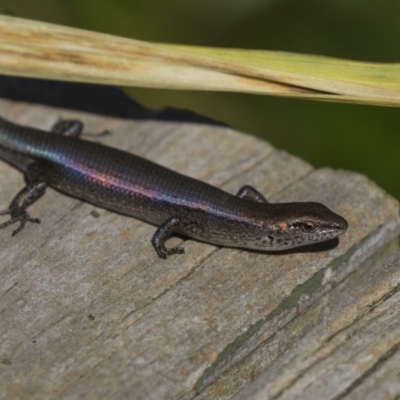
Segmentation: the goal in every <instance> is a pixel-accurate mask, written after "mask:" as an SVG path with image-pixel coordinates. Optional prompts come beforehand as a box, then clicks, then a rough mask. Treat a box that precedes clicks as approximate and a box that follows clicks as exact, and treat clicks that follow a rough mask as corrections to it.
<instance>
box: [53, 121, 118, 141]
mask: <svg viewBox="0 0 400 400" xmlns="http://www.w3.org/2000/svg"><path fill="white" fill-rule="evenodd" d="M51 131H52V132H54V133H57V134H59V135H63V136H71V137H80V136H81V135H85V136H94V137H99V136H106V135H109V134H111V131H110V130H109V129H104V131H101V132H99V133H86V132H85V133H83V123H82V122H81V121H79V120H77V119H59V120H58V121H57V122H56V123H55V124H54V125H53V127H52V128H51Z"/></svg>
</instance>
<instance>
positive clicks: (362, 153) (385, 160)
mask: <svg viewBox="0 0 400 400" xmlns="http://www.w3.org/2000/svg"><path fill="white" fill-rule="evenodd" d="M0 13H3V14H8V15H13V16H17V17H24V18H30V19H36V20H41V21H47V22H54V23H58V24H64V25H69V26H73V27H79V28H85V29H89V30H95V31H99V32H106V33H111V34H115V35H120V36H126V37H131V38H135V39H141V40H148V41H155V42H169V43H182V44H193V45H203V46H222V47H237V48H246V49H266V50H281V51H292V52H300V53H309V54H321V55H327V56H333V57H341V58H348V59H353V60H362V61H372V62H399V61H400V45H399V38H400V1H399V0H381V1H379V2H378V1H365V0H351V1H349V0H324V1H321V0H302V1H298V0H189V1H188V0H168V1H165V0H164V1H162V0H130V1H126V0H34V1H33V0H0ZM127 93H128V94H129V95H130V96H132V97H133V98H135V99H136V100H138V101H139V102H141V103H142V104H144V105H146V106H148V107H151V108H154V109H160V108H163V107H165V106H173V107H180V108H188V109H191V110H195V111H196V112H198V113H201V114H204V115H207V116H210V117H212V118H214V119H216V120H219V121H223V122H225V123H227V124H229V125H231V126H233V127H234V128H236V129H238V130H242V131H244V132H248V133H252V134H255V135H258V136H261V137H263V138H265V139H266V140H268V141H269V142H271V143H272V144H273V145H275V146H276V147H279V148H283V149H286V150H288V151H290V152H291V153H293V154H296V155H298V156H300V157H302V158H304V159H306V160H308V161H310V162H311V163H312V164H313V165H314V166H316V167H320V166H330V167H334V168H342V169H350V170H355V171H359V172H362V173H364V174H366V175H368V176H369V177H370V178H371V179H373V180H374V181H376V182H377V183H378V184H379V185H380V186H382V187H383V188H385V189H386V190H387V191H388V192H390V193H391V194H392V195H394V196H396V197H397V198H400V179H399V178H398V170H399V166H400V135H399V134H398V129H399V127H400V110H399V109H397V108H386V107H376V106H361V105H349V104H335V103H322V102H316V101H305V100H289V99H282V98H274V97H268V96H258V95H246V94H237V93H235V94H232V93H216V92H209V93H207V92H191V91H170V90H155V89H136V88H129V89H127Z"/></svg>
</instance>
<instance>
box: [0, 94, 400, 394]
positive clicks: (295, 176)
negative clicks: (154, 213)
mask: <svg viewBox="0 0 400 400" xmlns="http://www.w3.org/2000/svg"><path fill="white" fill-rule="evenodd" d="M0 109H1V110H2V111H1V114H2V115H4V116H6V117H7V118H8V119H10V120H13V121H16V122H19V123H23V124H27V125H31V126H37V127H40V128H46V129H48V128H49V127H50V126H51V125H52V124H53V123H54V122H55V121H56V120H57V118H58V117H59V116H62V117H63V118H72V117H74V118H80V119H82V120H83V121H84V122H85V124H86V127H87V130H88V131H91V132H96V131H101V130H103V129H104V128H109V129H111V130H112V131H113V135H111V136H108V137H104V138H101V139H96V140H101V142H103V143H105V144H108V145H111V146H115V147H119V148H122V149H125V150H128V151H132V152H134V153H136V154H139V155H142V156H145V157H147V158H149V159H151V160H154V161H156V162H158V163H160V164H162V165H165V166H168V167H170V168H172V169H175V170H177V171H179V172H182V173H184V174H188V175H190V176H193V177H196V178H199V179H202V180H204V181H207V182H209V183H212V184H214V185H216V186H220V187H222V188H223V189H226V190H227V191H230V192H236V191H237V190H238V189H239V188H240V187H241V186H242V185H243V184H246V183H248V184H251V185H253V186H255V187H257V188H258V189H259V190H260V191H261V192H262V193H264V194H265V195H266V197H267V198H269V200H271V201H308V200H312V201H320V202H322V203H324V204H326V205H327V206H328V207H330V208H332V209H333V210H334V211H336V212H338V213H339V214H341V215H343V216H344V217H345V218H346V219H347V220H348V222H349V224H350V228H349V230H348V232H346V234H345V235H344V236H342V237H341V238H340V240H339V243H338V245H337V246H336V247H332V246H330V245H329V244H328V245H322V246H314V247H312V248H311V249H308V251H298V252H288V253H285V254H271V253H270V254H266V253H259V252H249V251H244V250H238V249H227V248H218V247H215V246H212V245H209V244H206V243H200V242H196V241H194V240H186V241H185V243H184V247H185V251H186V253H185V254H184V255H177V256H174V257H170V258H168V259H167V260H160V259H159V258H158V257H157V256H156V254H155V252H154V250H153V248H152V246H151V244H150V239H151V237H152V235H153V233H154V230H155V228H154V226H151V225H149V224H147V223H144V222H142V221H139V220H135V219H133V218H129V217H125V216H121V215H118V214H115V213H112V212H109V211H106V210H103V209H99V208H97V207H95V206H93V205H91V204H87V203H83V202H81V201H79V200H77V199H73V198H69V197H67V196H64V195H62V194H60V193H58V192H56V191H54V190H51V189H49V190H48V191H47V193H46V195H45V196H44V197H43V198H42V199H41V200H40V201H39V202H37V203H36V204H35V205H34V206H32V207H31V215H32V216H34V217H39V218H41V220H42V223H41V224H40V225H39V226H37V225H32V224H31V225H29V226H27V227H26V229H25V230H24V231H23V232H21V233H20V234H19V235H18V236H17V237H11V231H12V228H9V229H5V230H2V231H0V276H1V279H0V318H1V320H0V322H1V323H0V338H1V341H0V382H1V384H0V398H2V399H3V398H4V399H13V398H15V399H27V398H29V399H54V398H62V399H76V398H82V399H110V398H113V399H191V398H231V397H232V396H234V395H236V394H238V393H239V392H240V391H241V390H246V389H244V388H245V387H248V388H247V390H250V392H249V393H250V394H251V395H252V396H258V393H261V395H260V396H261V397H257V398H264V397H263V396H264V393H267V396H272V397H271V398H273V396H276V393H278V394H279V393H280V391H281V392H282V393H283V392H285V390H286V388H287V387H289V386H288V384H287V383H285V382H283V383H282V380H283V379H285V377H286V375H285V376H283V377H282V376H281V375H282V374H275V375H274V376H275V380H268V382H267V381H265V377H264V375H263V371H265V370H266V369H269V368H272V369H273V370H275V369H274V365H278V363H282V371H287V375H288V376H289V378H287V379H292V380H293V381H296V382H297V381H298V380H299V379H300V378H301V377H305V378H307V379H308V381H307V382H311V383H313V382H314V384H315V385H316V384H317V381H316V379H318V380H319V381H320V380H321V378H320V377H318V378H317V375H315V376H314V375H312V373H311V372H310V373H309V375H306V374H305V372H304V371H303V370H302V369H301V367H300V366H301V365H302V362H301V357H304V358H306V359H307V357H311V356H312V355H313V354H314V353H315V352H316V350H315V348H314V347H312V345H314V346H317V344H318V343H320V344H321V346H323V344H324V342H323V340H327V339H326V337H328V338H329V334H328V333H329V331H327V332H324V334H325V336H323V338H320V339H319V340H320V342H318V343H316V342H315V341H316V340H317V339H318V338H319V336H318V332H317V330H315V331H314V330H313V327H314V326H315V327H316V328H315V329H317V328H318V327H320V329H322V328H321V327H323V325H321V324H323V323H324V321H325V320H328V319H329V318H331V320H332V321H333V322H332V324H331V325H329V324H326V325H327V326H328V328H329V329H332V332H336V331H335V329H337V326H338V325H337V324H338V323H337V322H336V319H335V318H339V320H340V321H342V319H345V318H350V319H351V318H353V319H356V320H357V321H358V320H360V319H361V318H362V317H363V316H364V315H365V314H366V310H367V309H368V304H369V303H368V304H365V303H363V302H362V300H363V299H365V298H366V297H365V296H366V295H365V296H364V297H363V295H361V294H359V293H361V291H362V289H360V288H359V287H358V283H357V280H356V281H354V279H355V278H353V277H355V276H358V275H357V274H360V273H361V275H362V276H361V277H360V279H364V281H367V283H368V277H366V276H367V275H363V271H364V270H365V271H369V270H367V269H365V265H366V263H368V262H370V261H368V260H372V259H373V260H376V259H377V260H378V265H382V263H380V260H382V259H384V258H385V257H386V256H387V255H388V254H390V253H391V252H393V251H395V250H394V246H389V245H388V244H389V243H390V242H392V241H393V240H394V238H395V237H397V235H398V233H399V227H400V224H399V216H398V203H397V201H395V200H394V199H393V198H391V197H390V196H388V195H387V194H385V193H384V192H383V191H382V190H381V189H379V188H378V187H377V186H376V185H375V184H374V183H372V182H371V181H369V180H368V179H367V178H366V177H364V176H362V175H359V174H355V173H350V172H345V171H333V170H330V169H320V170H315V169H313V168H312V167H311V166H310V165H309V164H307V163H306V162H304V161H302V160H300V159H298V158H296V157H293V156H291V155H289V154H287V153H285V152H283V151H278V150H276V149H274V148H273V147H272V146H271V145H269V144H268V143H266V142H264V141H261V140H259V139H256V138H254V137H252V136H250V135H244V134H241V133H238V132H235V131H234V130H232V129H229V128H223V127H215V126H211V125H196V124H182V123H166V122H154V121H141V122H136V121H126V120H118V119H114V118H104V117H101V116H96V115H89V114H82V113H78V112H71V111H65V110H60V109H53V108H50V107H44V106H33V105H30V104H24V103H14V102H10V101H4V100H2V101H0ZM22 186H23V178H22V176H21V174H20V173H19V172H18V171H16V170H14V169H12V168H11V167H9V166H8V165H6V164H5V163H0V187H1V191H0V208H5V207H7V206H8V204H9V202H10V200H11V199H12V197H13V196H14V195H15V193H16V192H17V191H18V190H19V189H20V188H21V187H22ZM180 241H181V239H180V238H173V239H171V243H170V245H172V244H177V243H179V242H180ZM377 255H380V256H379V257H378V256H377ZM373 256H374V257H373ZM371 257H372V258H371ZM379 263H380V264H379ZM374 265H375V264H374ZM371 268H372V267H371ZM374 268H376V270H377V271H378V272H376V274H377V275H376V276H377V277H381V278H382V279H381V280H382V282H380V283H379V284H380V285H381V287H382V289H380V290H379V291H378V292H377V293H374V294H373V295H372V296H373V299H375V300H376V301H378V300H379V296H380V294H382V293H383V292H384V290H386V289H387V291H388V293H389V292H390V290H391V289H390V287H392V286H393V281H392V278H393V276H392V275H390V274H389V275H385V274H382V275H379V268H378V267H376V266H375V267H374ZM360 271H361V272H360ZM366 274H367V272H366ZM349 279H353V281H352V282H353V283H352V284H347V283H346V282H348V280H349ZM386 280H388V281H386ZM364 281H363V282H364ZM346 285H347V286H346ZM364 286H365V285H364ZM371 286H372V285H371V284H370V286H368V287H369V288H370V290H372V288H371ZM365 287H366V286H365ZM340 288H344V289H343V292H341V291H340ZM385 288H386V289H385ZM365 290H368V289H365ZM379 293H380V294H379ZM346 298H347V300H348V303H343V304H345V305H344V306H342V307H339V310H336V309H335V310H336V311H335V310H334V312H333V313H332V315H331V314H330V309H331V308H332V309H333V308H334V305H335V301H339V300H340V301H342V302H344V301H345V300H344V299H346ZM352 299H354V302H352ZM325 303H326V304H330V305H331V306H329V307H327V308H324V304H325ZM378 303H379V301H378ZM378 303H377V304H378ZM338 304H339V303H338ZM371 304H372V303H371ZM379 304H381V303H379ZM347 308H348V309H349V314H347V313H346V310H347ZM374 309H375V308H374ZM376 309H377V308H376ZM313 310H315V311H314V314H313ZM340 312H342V313H343V316H340ZM376 312H378V311H376ZM350 313H351V315H350ZM314 315H315V317H314ZM324 318H325V319H324ZM321 321H322V322H321ZM339 325H340V324H339ZM322 330H323V329H322ZM307 335H310V338H311V337H314V339H312V338H311V339H310V341H309V342H307V340H306V339H304V343H306V345H304V346H303V345H302V344H301V340H302V338H303V337H305V336H307ZM312 335H314V336H312ZM356 336H357V335H355V337H356ZM344 337H345V336H344ZM324 338H325V339H324ZM307 346H308V347H307ZM332 346H333V344H332ZM298 348H301V349H304V351H305V353H301V351H299V350H298ZM320 351H323V349H320ZM292 354H293V357H298V358H297V359H296V361H297V362H298V364H296V365H295V367H294V369H293V372H292V373H291V372H290V370H286V369H285V367H284V362H285V360H286V358H285V357H290V356H291V355H292ZM349 354H350V353H349ZM319 357H322V358H323V355H322V353H321V355H319ZM326 357H329V353H326ZM307 360H308V359H307ZM338 360H339V358H338ZM309 362H310V369H311V367H312V366H316V364H312V362H311V361H309ZM279 365H280V364H279ZM337 365H339V366H340V361H337ZM316 368H317V372H320V371H319V369H318V366H316ZM307 371H308V370H307ZM329 373H330V374H331V373H332V371H329ZM296 374H298V375H296ZM259 376H260V378H259V379H261V381H258V380H257V378H258V377H259ZM270 376H272V375H268V379H272V378H270ZM352 376H356V375H352ZM263 377H264V378H263ZM325 378H326V380H327V381H329V379H330V376H328V375H327V376H325ZM263 379H264V380H263ZM313 379H315V381H313ZM254 380H256V382H255V383H254V384H253V385H256V386H254V387H252V386H249V385H250V384H251V382H252V381H254ZM260 382H261V383H260ZM271 382H272V383H271ZM311 383H310V384H311ZM264 384H265V385H266V386H265V385H264ZM270 384H272V385H274V388H277V389H276V391H275V392H273V391H270V392H265V390H270V386H268V385H270ZM300 384H302V381H301V379H300ZM319 384H321V382H319ZM339 384H340V382H339ZM279 385H281V386H279ZM285 385H286V386H285ZM304 385H305V386H307V383H304ZM266 387H267V389H266ZM343 387H344V386H343ZM293 390H296V388H294V389H293ZM271 393H272V394H271ZM321 393H322V392H321ZM250 394H249V395H250ZM245 395H246V396H247V394H245ZM245 395H242V396H245ZM239 396H241V395H240V394H239ZM243 398H245V397H243ZM255 398H256V397H255Z"/></svg>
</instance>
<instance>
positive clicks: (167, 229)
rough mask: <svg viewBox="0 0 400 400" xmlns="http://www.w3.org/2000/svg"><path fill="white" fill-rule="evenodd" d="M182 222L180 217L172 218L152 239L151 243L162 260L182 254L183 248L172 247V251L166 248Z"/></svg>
mask: <svg viewBox="0 0 400 400" xmlns="http://www.w3.org/2000/svg"><path fill="white" fill-rule="evenodd" d="M181 223H182V222H181V220H180V218H178V217H171V218H169V219H167V220H166V221H165V222H164V223H163V224H162V225H161V226H160V227H159V228H158V229H157V231H156V233H155V234H154V236H153V239H151V243H152V244H153V246H154V249H155V250H156V252H157V254H158V255H159V256H160V257H161V258H167V256H170V255H171V254H182V253H183V252H184V249H183V248H182V247H172V248H171V249H167V248H166V247H165V242H166V240H167V239H168V238H169V237H170V236H171V235H172V234H173V233H174V232H176V231H177V230H178V227H179V226H180V225H181Z"/></svg>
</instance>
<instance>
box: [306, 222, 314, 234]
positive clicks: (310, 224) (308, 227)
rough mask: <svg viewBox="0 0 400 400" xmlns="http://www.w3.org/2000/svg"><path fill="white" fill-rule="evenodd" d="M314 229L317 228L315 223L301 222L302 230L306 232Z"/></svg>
mask: <svg viewBox="0 0 400 400" xmlns="http://www.w3.org/2000/svg"><path fill="white" fill-rule="evenodd" d="M315 229H317V226H316V225H315V224H313V223H312V222H305V223H304V224H303V230H304V231H305V232H308V233H310V232H314V231H315Z"/></svg>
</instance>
